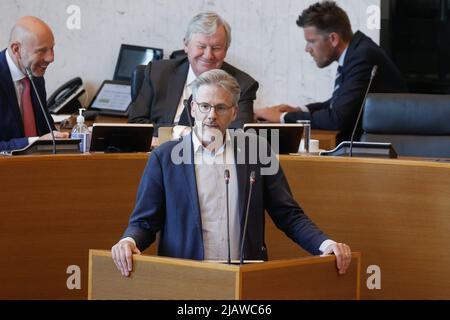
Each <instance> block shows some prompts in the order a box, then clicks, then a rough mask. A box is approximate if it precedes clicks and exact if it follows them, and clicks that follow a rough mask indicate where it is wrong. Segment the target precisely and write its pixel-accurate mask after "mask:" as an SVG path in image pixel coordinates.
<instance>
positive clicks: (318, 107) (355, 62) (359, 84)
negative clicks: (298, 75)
mask: <svg viewBox="0 0 450 320" xmlns="http://www.w3.org/2000/svg"><path fill="white" fill-rule="evenodd" d="M374 65H378V72H377V75H376V76H375V78H374V81H373V84H372V88H371V91H370V92H373V93H393V92H407V91H408V88H407V86H406V83H405V81H404V79H403V77H402V75H401V73H400V71H399V70H398V69H397V67H396V66H395V65H394V63H393V62H392V61H391V59H390V58H389V57H388V55H387V54H386V53H385V52H384V51H383V49H382V48H380V47H379V46H378V45H377V44H376V43H375V42H373V41H372V40H371V39H370V38H369V37H367V36H366V35H364V34H363V33H362V32H360V31H358V32H356V33H355V34H354V36H353V38H352V40H351V41H350V44H349V46H348V49H347V54H346V56H345V60H344V66H343V71H342V76H343V79H342V84H341V86H340V88H339V90H336V91H335V92H334V94H333V96H332V97H331V98H330V99H329V100H327V101H325V102H319V103H312V104H309V105H307V107H308V108H309V110H310V112H309V113H308V112H290V113H288V114H286V116H285V118H284V119H285V122H288V123H295V122H296V121H297V120H311V127H312V128H314V129H324V130H340V131H341V132H340V135H339V137H338V140H349V139H350V136H351V134H352V131H353V127H354V126H355V123H356V118H357V116H358V113H359V110H360V107H361V104H362V102H363V99H364V94H365V92H366V89H367V86H368V84H369V80H370V75H371V71H372V67H373V66H374ZM331 101H333V105H332V107H331ZM361 133H362V130H361V126H359V130H358V136H359V135H360V134H361Z"/></svg>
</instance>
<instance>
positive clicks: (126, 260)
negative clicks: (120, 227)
mask: <svg viewBox="0 0 450 320" xmlns="http://www.w3.org/2000/svg"><path fill="white" fill-rule="evenodd" d="M111 253H112V258H113V260H114V263H115V264H116V267H117V269H119V271H120V273H122V275H123V276H124V277H128V276H129V275H130V272H131V271H133V258H132V256H133V253H135V254H141V251H139V249H138V248H137V247H136V243H135V242H134V240H133V239H131V238H124V239H122V240H120V241H119V242H118V243H116V244H115V245H114V246H113V247H112V248H111Z"/></svg>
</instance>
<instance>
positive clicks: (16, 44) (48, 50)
mask: <svg viewBox="0 0 450 320" xmlns="http://www.w3.org/2000/svg"><path fill="white" fill-rule="evenodd" d="M54 45H55V40H54V37H53V32H52V30H51V29H50V27H49V26H48V25H47V24H46V23H45V22H44V21H42V20H41V19H39V18H36V17H32V16H26V17H22V18H20V19H19V20H18V21H17V22H16V24H15V25H14V27H13V28H12V30H11V34H10V41H9V48H8V50H9V52H10V54H11V56H12V58H13V60H14V62H15V63H16V65H17V66H18V68H19V69H20V70H21V71H22V72H23V73H25V68H27V67H29V68H31V71H32V73H33V75H35V76H38V77H40V76H43V75H44V73H45V70H46V68H47V66H48V65H49V64H50V63H52V62H53V59H54V55H53V47H54Z"/></svg>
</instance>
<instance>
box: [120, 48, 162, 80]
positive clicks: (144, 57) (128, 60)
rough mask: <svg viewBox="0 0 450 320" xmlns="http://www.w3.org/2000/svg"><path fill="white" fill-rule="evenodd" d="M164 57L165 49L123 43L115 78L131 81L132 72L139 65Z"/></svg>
mask: <svg viewBox="0 0 450 320" xmlns="http://www.w3.org/2000/svg"><path fill="white" fill-rule="evenodd" d="M162 58H163V49H158V48H152V47H141V46H133V45H128V44H122V45H121V46H120V52H119V57H118V58H117V63H116V68H115V71H114V77H113V79H114V80H121V81H131V74H132V73H133V71H134V69H135V68H136V67H137V66H138V65H140V64H143V65H146V64H148V63H149V62H150V61H153V60H160V59H162Z"/></svg>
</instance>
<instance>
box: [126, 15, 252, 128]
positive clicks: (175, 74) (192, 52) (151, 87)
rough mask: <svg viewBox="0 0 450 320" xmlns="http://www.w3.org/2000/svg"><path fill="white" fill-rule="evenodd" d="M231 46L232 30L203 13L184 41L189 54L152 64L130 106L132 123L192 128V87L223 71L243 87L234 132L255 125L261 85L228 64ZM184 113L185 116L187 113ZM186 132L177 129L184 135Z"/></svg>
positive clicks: (234, 122)
mask: <svg viewBox="0 0 450 320" xmlns="http://www.w3.org/2000/svg"><path fill="white" fill-rule="evenodd" d="M230 43H231V28H230V26H229V24H228V23H227V22H226V21H225V20H224V19H222V18H221V17H220V16H219V15H217V14H216V13H212V12H206V13H200V14H198V15H196V16H195V17H194V18H193V19H192V20H191V21H190V23H189V25H188V28H187V31H186V35H185V38H184V51H185V52H186V54H187V57H186V56H185V55H183V56H181V57H178V58H175V59H172V60H159V61H154V62H150V63H149V64H148V66H147V68H146V70H145V79H144V82H143V84H142V87H141V90H140V93H139V95H138V97H137V98H136V101H135V102H134V103H132V104H131V106H130V114H129V122H138V123H153V124H155V126H156V130H155V131H154V132H155V134H156V135H157V134H158V130H157V129H158V127H160V126H172V125H174V124H175V125H177V124H179V125H184V126H188V125H189V120H190V119H188V117H189V112H187V111H184V101H185V100H189V97H190V96H191V91H190V88H189V85H190V84H191V83H192V82H193V81H194V80H195V79H196V78H197V77H198V76H199V75H201V74H202V73H203V72H205V71H208V70H211V69H219V68H220V69H223V70H225V71H227V72H228V73H229V74H231V75H232V76H234V77H235V78H236V79H237V81H238V82H239V85H240V86H241V97H240V99H239V111H238V115H237V117H236V120H234V121H233V122H232V123H231V124H230V127H231V128H242V126H243V125H244V123H247V122H253V101H254V100H255V99H256V91H257V90H258V83H257V82H256V81H255V80H254V79H253V78H252V77H250V76H249V75H248V74H246V73H245V72H243V71H241V70H239V69H237V68H235V67H233V66H232V65H230V64H228V63H226V62H224V59H225V57H226V54H227V50H228V48H229V47H230ZM183 111H184V112H183ZM183 129H184V128H183V127H177V128H175V131H178V133H181V132H180V131H182V130H183Z"/></svg>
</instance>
